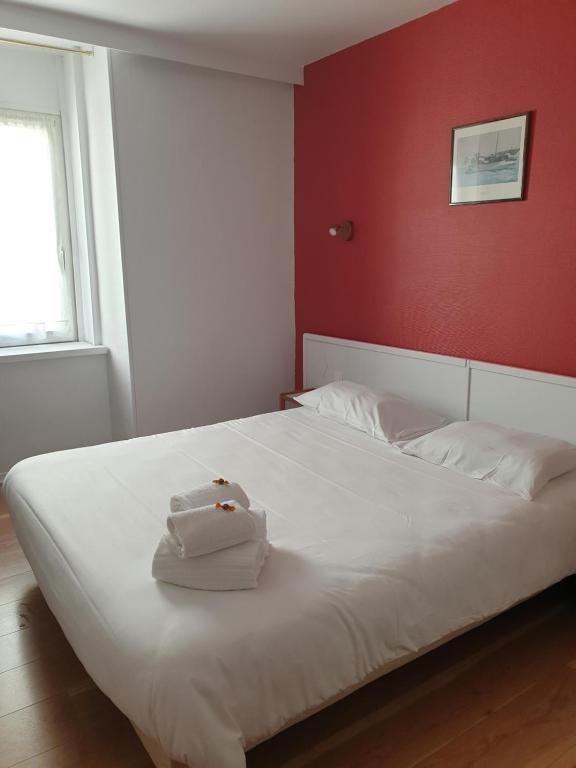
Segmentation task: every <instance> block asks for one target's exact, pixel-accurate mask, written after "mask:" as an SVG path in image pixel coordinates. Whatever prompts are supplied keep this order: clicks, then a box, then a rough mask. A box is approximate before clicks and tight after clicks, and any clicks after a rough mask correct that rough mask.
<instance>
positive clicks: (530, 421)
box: [304, 333, 576, 443]
mask: <svg viewBox="0 0 576 768" xmlns="http://www.w3.org/2000/svg"><path fill="white" fill-rule="evenodd" d="M339 379H350V380H352V381H358V382H360V383H361V384H367V385H368V386H372V387H382V388H383V389H387V390H390V391H391V392H395V393H396V394H398V395H402V396H404V397H407V398H408V399H410V400H413V401H414V402H416V403H420V404H421V405H425V406H427V407H428V408H431V409H432V410H434V411H436V412H437V413H441V414H442V415H443V416H447V417H449V418H451V419H458V420H463V419H475V420H478V421H493V422H495V423H497V424H503V425H504V426H508V427H515V428H516V429H523V430H526V431H528V432H539V433H541V434H544V435H550V436H551V437H559V438H562V439H563V440H569V441H570V442H573V443H576V378H571V377H569V376H557V375H555V374H551V373H541V372H538V371H529V370H526V369H524V368H510V367H508V366H505V365H494V364H491V363H481V362H476V361H474V360H465V359H464V358H459V357H447V356H445V355H433V354H429V353H428V352H416V351H414V350H410V349H399V348H396V347H384V346H381V345H379V344H368V343H366V342H360V341H349V340H347V339H337V338H333V337H331V336H317V335H316V334H312V333H305V334H304V386H305V387H319V386H322V384H327V383H328V382H330V381H336V380H339Z"/></svg>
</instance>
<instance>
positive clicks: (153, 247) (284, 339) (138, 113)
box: [111, 52, 294, 434]
mask: <svg viewBox="0 0 576 768" xmlns="http://www.w3.org/2000/svg"><path fill="white" fill-rule="evenodd" d="M111 65H112V84H113V88H112V92H113V111H114V115H115V135H116V157H117V173H118V189H119V203H120V219H121V229H122V244H123V258H124V269H125V273H124V280H125V283H126V297H127V309H128V321H129V328H130V335H131V354H132V368H133V369H132V373H133V380H134V391H135V403H136V419H137V431H138V433H139V434H149V433H156V432H162V431H166V430H171V429H178V428H183V427H187V426H193V425H199V424H206V423H210V422H215V421H221V420H224V419H229V418H234V417H240V416H248V415H251V414H254V413H257V412H263V411H266V410H273V409H275V408H276V407H277V395H278V392H279V391H280V390H282V389H285V388H289V387H290V386H291V385H292V383H293V377H294V374H293V371H294V285H293V281H294V263H293V221H292V202H293V184H292V165H293V131H292V125H293V120H292V87H291V86H289V85H286V84H282V83H274V82H270V81H266V80H259V79H255V78H249V77H244V76H240V75H231V74H226V73H221V72H216V71H212V70H206V69H200V68H196V67H193V66H189V65H185V64H178V63H174V62H168V61H163V60H160V59H153V58H148V57H144V56H138V55H131V54H124V53H120V52H114V53H113V54H112V57H111Z"/></svg>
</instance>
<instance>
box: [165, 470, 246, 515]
mask: <svg viewBox="0 0 576 768" xmlns="http://www.w3.org/2000/svg"><path fill="white" fill-rule="evenodd" d="M230 499H232V500H234V501H237V502H238V504H240V506H241V507H244V509H248V507H249V506H250V500H249V498H248V496H246V494H245V493H244V491H243V490H242V488H241V486H240V485H238V483H232V482H228V481H226V480H224V481H222V478H220V479H219V480H215V481H213V482H211V483H206V484H205V485H199V486H198V488H194V489H193V490H191V491H186V492H183V493H177V494H176V495H175V496H172V498H171V499H170V511H171V512H182V511H184V510H185V509H194V508H195V507H206V506H208V504H216V502H217V501H219V502H223V501H229V500H230Z"/></svg>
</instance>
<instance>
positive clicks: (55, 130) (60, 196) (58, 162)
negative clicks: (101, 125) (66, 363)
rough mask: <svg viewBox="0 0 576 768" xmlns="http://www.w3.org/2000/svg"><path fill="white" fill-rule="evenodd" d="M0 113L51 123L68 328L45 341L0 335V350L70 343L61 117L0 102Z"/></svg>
mask: <svg viewBox="0 0 576 768" xmlns="http://www.w3.org/2000/svg"><path fill="white" fill-rule="evenodd" d="M0 111H1V112H2V113H5V114H6V113H8V116H9V114H10V113H13V114H14V118H15V119H16V120H17V119H18V116H19V115H22V116H30V117H35V118H39V119H43V120H46V121H53V122H52V126H51V132H52V136H51V141H50V151H51V153H52V162H53V179H52V182H53V185H54V195H55V201H56V206H55V207H56V210H55V218H56V223H57V233H58V244H57V247H58V261H59V263H60V268H61V270H62V279H63V284H64V286H65V301H66V303H67V305H68V312H67V316H68V317H67V319H68V320H69V323H70V328H69V331H68V332H67V333H56V332H54V331H48V335H49V336H50V337H49V338H37V337H33V336H32V334H30V336H31V338H30V339H29V340H26V338H23V337H22V336H19V337H18V336H16V337H14V338H13V339H10V337H9V336H6V337H2V336H1V335H0V349H6V348H13V347H29V346H37V345H45V344H59V343H60V344H61V343H70V342H75V341H78V340H79V334H78V305H77V295H76V287H75V269H74V258H73V249H72V238H71V213H72V212H71V210H70V195H69V190H68V174H67V167H66V151H65V145H64V133H63V127H62V115H61V113H60V112H55V111H54V110H46V109H32V108H30V106H29V105H27V106H26V107H21V106H19V105H15V104H10V105H8V104H6V103H4V102H2V103H0Z"/></svg>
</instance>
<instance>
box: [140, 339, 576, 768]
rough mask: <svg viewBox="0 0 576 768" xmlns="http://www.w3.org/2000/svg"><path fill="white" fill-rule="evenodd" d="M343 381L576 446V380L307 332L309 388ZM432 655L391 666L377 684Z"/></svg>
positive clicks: (171, 766)
mask: <svg viewBox="0 0 576 768" xmlns="http://www.w3.org/2000/svg"><path fill="white" fill-rule="evenodd" d="M340 379H351V380H353V381H358V382H360V383H363V384H368V385H370V386H372V387H381V388H383V389H387V390H390V391H392V392H395V393H397V394H399V395H403V396H405V397H407V398H409V399H411V400H413V401H414V402H418V403H420V404H422V405H425V406H427V407H429V408H431V409H432V410H435V411H437V412H438V413H441V414H442V415H444V416H447V417H449V418H451V419H453V420H466V419H476V420H484V421H493V422H496V423H498V424H502V425H504V426H509V427H515V428H517V429H523V430H527V431H530V432H539V433H542V434H546V435H550V436H551V437H558V438H562V439H564V440H569V441H571V442H576V418H575V417H574V414H576V378H570V377H568V376H556V375H554V374H549V373H540V372H537V371H528V370H524V369H521V368H509V367H507V366H503V365H492V364H490V363H482V362H477V361H474V360H466V359H463V358H458V357H446V356H444V355H435V354H429V353H427V352H417V351H414V350H408V349H398V348H395V347H385V346H381V345H378V344H367V343H364V342H358V341H349V340H346V339H337V338H332V337H330V336H318V335H315V334H309V333H306V334H304V386H305V387H310V388H312V387H319V386H321V385H323V384H327V383H328V382H330V381H335V380H340ZM480 623H482V622H480ZM474 626H478V624H474V625H473V626H472V627H466V628H464V629H463V630H461V631H460V632H457V633H454V634H452V635H450V636H449V637H445V638H442V639H441V640H440V641H439V642H437V643H435V644H434V646H432V647H437V646H439V645H442V644H443V643H445V642H447V641H448V640H451V639H452V638H454V637H456V636H458V635H459V634H464V633H465V632H467V631H468V630H470V629H472V628H473V627H474ZM429 650H431V648H426V649H423V650H422V651H421V652H419V653H417V654H411V655H410V656H408V657H404V658H402V659H400V660H397V661H396V662H394V663H393V664H391V665H386V667H384V668H383V669H380V670H378V671H377V673H375V674H374V675H373V676H372V677H371V679H376V678H377V677H380V676H382V675H384V674H386V673H387V672H389V671H391V669H395V668H397V667H399V666H403V665H404V664H406V663H408V662H409V661H411V660H412V659H414V658H416V657H418V656H421V655H423V654H424V653H427V652H428V651H429ZM367 682H370V681H368V680H367V681H364V683H363V684H366V683H367ZM349 693H351V691H346V692H344V693H343V694H342V696H339V697H338V698H342V697H343V696H344V695H348V694H349ZM330 703H332V702H327V703H326V704H325V705H323V707H322V708H324V706H328V705H329V704H330ZM309 714H310V713H307V716H308V715H309ZM134 728H135V730H136V732H137V734H138V736H139V737H140V739H141V741H142V743H143V744H144V747H145V748H146V750H147V752H148V753H149V755H150V757H151V759H152V761H153V763H154V765H155V766H157V768H193V767H187V766H186V765H184V764H183V763H179V762H177V761H174V760H172V759H171V758H170V757H168V756H167V755H166V754H165V752H164V751H163V750H162V747H161V746H160V745H159V744H158V742H157V741H155V739H153V738H151V737H149V736H147V735H146V734H144V733H142V732H141V731H140V730H139V729H138V728H137V727H136V726H135V725H134ZM251 746H254V745H251Z"/></svg>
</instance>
